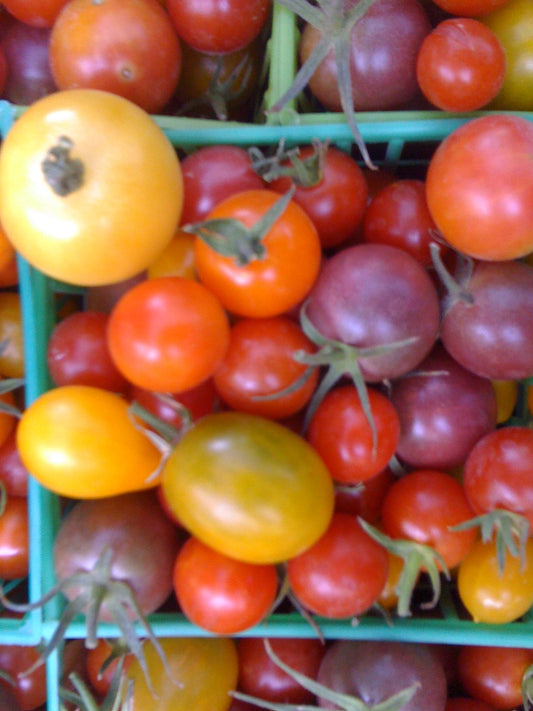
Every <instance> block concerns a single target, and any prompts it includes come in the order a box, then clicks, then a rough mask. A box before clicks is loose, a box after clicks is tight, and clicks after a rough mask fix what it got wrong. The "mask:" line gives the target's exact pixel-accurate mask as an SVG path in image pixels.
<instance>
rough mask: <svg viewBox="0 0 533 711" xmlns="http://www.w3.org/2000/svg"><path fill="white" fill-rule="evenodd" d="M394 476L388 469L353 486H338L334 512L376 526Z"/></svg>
mask: <svg viewBox="0 0 533 711" xmlns="http://www.w3.org/2000/svg"><path fill="white" fill-rule="evenodd" d="M394 481H395V476H394V474H393V472H392V470H391V469H390V468H389V467H386V468H385V469H383V471H381V472H379V474H376V475H375V476H373V477H371V478H370V479H367V480H366V481H364V482H361V483H359V484H357V485H355V486H340V487H338V488H337V489H336V490H335V510H336V511H340V512H342V513H347V514H351V515H352V516H361V518H364V519H365V521H368V523H372V524H374V525H375V524H376V523H377V522H378V521H379V519H380V515H381V505H382V503H383V499H384V498H385V495H386V493H387V491H388V490H389V487H390V486H391V485H392V483H393V482H394Z"/></svg>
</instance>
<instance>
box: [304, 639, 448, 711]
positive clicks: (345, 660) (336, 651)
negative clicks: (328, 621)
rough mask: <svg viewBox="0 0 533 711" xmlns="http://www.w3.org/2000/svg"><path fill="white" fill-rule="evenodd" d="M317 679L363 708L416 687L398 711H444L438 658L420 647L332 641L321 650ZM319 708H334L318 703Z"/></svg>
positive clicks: (331, 705) (388, 643) (418, 645)
mask: <svg viewBox="0 0 533 711" xmlns="http://www.w3.org/2000/svg"><path fill="white" fill-rule="evenodd" d="M317 680H318V681H319V682H320V683H322V684H324V685H325V686H327V687H329V688H330V689H334V690H335V691H338V692H340V693H344V694H353V695H354V696H356V697H357V698H359V699H361V700H362V701H363V702H364V703H366V704H368V706H374V705H376V704H379V703H380V702H382V701H385V699H388V698H389V697H390V696H392V695H393V694H397V693H398V692H400V691H402V690H403V689H406V688H407V687H409V686H411V685H413V684H418V685H419V686H418V689H417V690H416V691H415V693H414V695H413V697H412V698H411V700H410V701H408V702H407V704H405V705H404V706H403V707H402V711H444V707H445V705H446V692H447V690H446V676H445V673H444V669H443V667H442V664H441V662H440V660H439V659H438V658H437V656H436V655H435V654H433V652H432V651H431V650H430V648H429V647H428V646H427V645H425V644H414V643H407V642H385V641H384V642H382V641H367V640H337V641H335V642H333V644H332V645H331V646H330V647H329V648H328V650H327V651H326V653H325V655H324V657H323V659H322V663H321V665H320V669H319V672H318V676H317ZM318 703H319V706H320V707H321V708H325V709H334V708H335V706H333V704H331V703H330V702H328V701H324V700H322V699H319V702H318Z"/></svg>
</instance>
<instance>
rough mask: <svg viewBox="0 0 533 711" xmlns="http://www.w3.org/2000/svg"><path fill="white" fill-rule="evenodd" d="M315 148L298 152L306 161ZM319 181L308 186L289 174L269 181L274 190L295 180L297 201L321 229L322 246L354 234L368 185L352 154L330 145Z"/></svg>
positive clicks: (300, 158)
mask: <svg viewBox="0 0 533 711" xmlns="http://www.w3.org/2000/svg"><path fill="white" fill-rule="evenodd" d="M315 152H316V149H315V148H314V147H313V146H303V147H302V148H301V149H300V151H299V154H298V158H299V160H301V161H305V160H306V159H308V158H309V157H310V156H313V154H314V153H315ZM321 161H322V164H321V167H320V170H319V171H318V177H319V181H318V182H317V183H316V184H312V185H310V186H309V187H307V186H305V185H299V184H298V182H297V181H294V180H292V179H291V178H288V177H280V178H277V179H276V180H274V181H272V182H271V183H269V185H270V187H271V188H272V190H275V191H276V192H280V193H285V192H287V190H288V189H289V188H290V186H291V184H296V192H295V193H294V201H295V202H297V203H298V204H299V205H301V206H302V207H303V209H304V210H305V211H306V212H307V214H308V215H309V217H310V218H311V219H312V220H313V223H314V225H315V227H316V228H317V230H318V234H319V237H320V242H321V244H322V247H326V248H327V247H335V246H337V245H339V244H341V243H343V242H346V240H348V239H350V238H351V237H353V236H354V234H355V232H356V230H357V228H358V226H359V224H360V222H361V219H362V217H363V213H364V211H365V207H366V203H367V197H368V187H367V184H366V180H365V175H364V173H363V171H362V169H361V168H360V167H359V165H358V163H357V162H356V161H355V159H354V158H352V156H351V155H349V154H348V153H345V152H344V151H341V150H340V149H339V148H335V147H334V146H327V147H326V148H325V150H324V151H323V156H322V157H321Z"/></svg>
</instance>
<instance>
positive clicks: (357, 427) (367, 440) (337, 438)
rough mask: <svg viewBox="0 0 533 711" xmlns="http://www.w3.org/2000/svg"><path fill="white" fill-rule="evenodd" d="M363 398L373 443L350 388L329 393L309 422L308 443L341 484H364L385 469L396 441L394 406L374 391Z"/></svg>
mask: <svg viewBox="0 0 533 711" xmlns="http://www.w3.org/2000/svg"><path fill="white" fill-rule="evenodd" d="M367 394H368V399H369V403H370V412H371V415H372V420H373V424H374V427H375V429H376V442H374V439H373V434H372V429H371V426H370V423H369V420H368V417H367V416H366V414H365V412H364V410H363V406H362V404H361V400H360V398H359V395H358V393H357V390H356V388H355V387H354V386H353V385H341V386H339V387H337V388H335V389H333V390H330V392H329V393H328V394H327V395H326V396H325V397H324V399H323V400H322V401H321V403H320V404H319V406H318V407H317V409H316V411H315V413H314V414H313V416H312V418H311V421H310V422H309V428H308V431H307V439H308V441H309V442H310V444H312V445H313V447H314V448H315V449H316V450H317V452H318V453H319V454H320V456H321V457H322V459H323V460H324V462H325V463H326V466H327V467H328V469H329V471H330V473H331V476H332V477H333V479H334V480H335V481H337V482H339V483H342V484H355V483H357V482H360V481H366V480H367V479H370V478H371V477H373V476H375V475H376V474H378V473H379V472H380V471H382V470H383V469H385V467H386V466H387V464H388V463H389V462H390V460H391V458H392V456H393V454H394V452H395V451H396V447H397V446H398V442H399V441H400V419H399V417H398V413H397V412H396V409H395V407H394V405H393V404H392V403H391V401H390V400H389V399H388V398H387V397H386V396H385V395H383V394H382V393H380V392H379V391H378V390H377V389H375V388H367Z"/></svg>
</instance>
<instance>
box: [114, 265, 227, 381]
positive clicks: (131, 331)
mask: <svg viewBox="0 0 533 711" xmlns="http://www.w3.org/2000/svg"><path fill="white" fill-rule="evenodd" d="M107 336H108V346H109V350H110V353H111V357H112V359H113V361H114V363H115V365H116V366H117V368H118V369H119V370H120V372H121V373H122V374H123V375H124V376H125V377H126V378H127V379H128V380H129V381H130V382H131V383H133V384H134V385H137V386H139V387H141V388H145V389H146V390H155V391H158V392H171V393H175V392H179V391H181V390H190V389H191V388H194V387H196V386H197V385H199V384H200V383H201V382H203V381H204V380H207V379H208V378H210V377H211V376H212V375H213V373H214V371H215V369H216V368H217V366H218V365H219V364H220V362H221V360H222V358H223V357H224V354H225V352H226V349H227V346H228V342H229V322H228V318H227V315H226V313H225V311H224V309H223V307H222V305H221V304H220V302H219V300H218V299H217V298H216V296H214V295H213V294H212V293H211V292H210V291H209V290H208V289H207V288H206V287H205V286H203V285H202V284H200V283H198V282H196V281H193V280H191V279H185V278H184V277H159V278H154V279H147V280H146V281H144V282H141V283H140V284H138V285H136V286H134V287H133V288H132V289H130V290H129V291H127V292H126V293H125V294H124V295H123V296H122V297H121V299H120V300H119V301H118V302H117V304H115V306H114V308H113V310H112V311H111V317H110V320H109V326H108V330H107Z"/></svg>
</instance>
